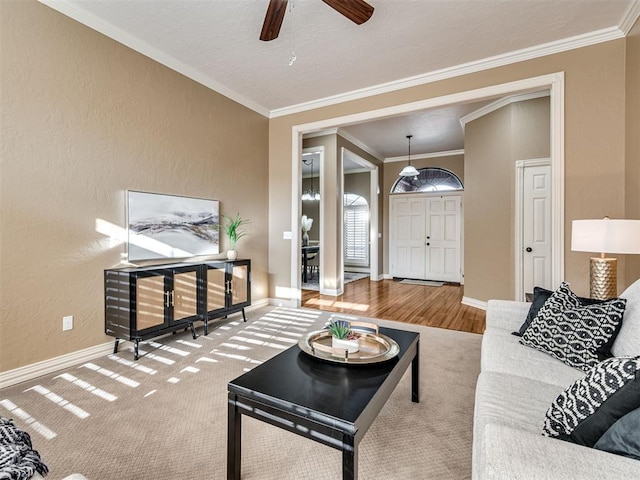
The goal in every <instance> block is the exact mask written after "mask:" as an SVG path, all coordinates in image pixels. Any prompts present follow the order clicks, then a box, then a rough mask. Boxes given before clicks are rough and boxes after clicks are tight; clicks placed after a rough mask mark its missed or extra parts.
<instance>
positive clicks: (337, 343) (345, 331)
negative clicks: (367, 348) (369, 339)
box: [326, 320, 360, 353]
mask: <svg viewBox="0 0 640 480" xmlns="http://www.w3.org/2000/svg"><path fill="white" fill-rule="evenodd" d="M326 329H327V330H329V332H331V346H332V347H333V348H340V349H342V350H346V351H347V352H349V353H356V352H357V351H358V350H360V335H358V334H357V333H356V332H354V331H352V330H351V325H350V324H349V322H347V321H345V320H331V321H330V322H329V323H327V326H326Z"/></svg>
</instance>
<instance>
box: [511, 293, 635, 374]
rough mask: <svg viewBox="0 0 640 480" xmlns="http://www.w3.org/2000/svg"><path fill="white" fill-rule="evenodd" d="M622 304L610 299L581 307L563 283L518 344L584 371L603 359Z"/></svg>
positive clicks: (619, 320)
mask: <svg viewBox="0 0 640 480" xmlns="http://www.w3.org/2000/svg"><path fill="white" fill-rule="evenodd" d="M625 305H626V300H625V299H620V298H614V299H611V300H607V301H604V302H602V303H598V304H595V305H588V306H583V305H582V303H581V301H580V299H579V298H578V296H577V295H576V294H575V293H573V292H572V291H571V290H570V289H569V285H568V284H566V283H564V282H563V283H562V285H560V287H559V288H558V290H556V291H555V292H553V294H552V295H551V296H550V297H549V299H548V300H547V301H546V302H545V304H544V305H543V306H542V308H540V310H539V312H538V314H537V315H536V317H535V318H534V320H533V322H531V325H530V326H529V328H527V329H526V330H525V332H524V335H523V336H522V339H521V340H520V343H522V344H523V345H526V346H529V347H532V348H536V349H538V350H540V351H543V352H546V353H548V354H550V355H552V356H553V357H555V358H557V359H558V360H560V361H562V362H564V363H566V364H567V365H570V366H572V367H576V368H580V369H582V370H584V371H587V370H589V369H590V368H592V367H593V366H595V365H597V363H598V362H599V361H601V360H602V359H603V358H606V353H605V350H608V349H607V348H606V347H607V346H608V345H610V344H611V342H612V338H613V337H614V336H615V335H616V334H617V333H618V330H619V328H620V324H621V322H622V316H623V314H624V309H625ZM607 353H608V352H607Z"/></svg>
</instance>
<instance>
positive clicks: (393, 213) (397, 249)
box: [389, 197, 425, 278]
mask: <svg viewBox="0 0 640 480" xmlns="http://www.w3.org/2000/svg"><path fill="white" fill-rule="evenodd" d="M424 213H425V198H424V197H417V198H416V197H392V198H391V205H390V224H389V230H390V231H389V233H390V235H389V236H390V239H391V242H390V249H391V255H390V257H391V258H390V261H391V265H390V267H391V275H392V276H394V277H404V278H424V275H425V215H424Z"/></svg>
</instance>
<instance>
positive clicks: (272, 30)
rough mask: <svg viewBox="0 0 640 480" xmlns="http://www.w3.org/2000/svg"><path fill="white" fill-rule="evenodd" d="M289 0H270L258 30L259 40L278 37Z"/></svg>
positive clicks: (265, 40)
mask: <svg viewBox="0 0 640 480" xmlns="http://www.w3.org/2000/svg"><path fill="white" fill-rule="evenodd" d="M288 1H289V0H271V1H270V2H269V7H268V8H267V14H266V15H265V16H264V23H263V24H262V32H260V40H262V41H264V42H268V41H269V40H274V39H276V38H278V35H279V34H280V27H282V20H283V19H284V14H285V13H286V11H287V3H288Z"/></svg>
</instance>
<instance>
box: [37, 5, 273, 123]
mask: <svg viewBox="0 0 640 480" xmlns="http://www.w3.org/2000/svg"><path fill="white" fill-rule="evenodd" d="M38 1H39V2H40V3H42V4H44V5H46V6H47V7H50V8H52V9H54V10H57V11H58V12H60V13H62V14H63V15H66V16H67V17H70V18H72V19H74V20H76V21H78V22H80V23H82V24H83V25H86V26H88V27H90V28H92V29H93V30H96V31H97V32H100V33H102V34H103V35H106V36H107V37H109V38H111V39H113V40H115V41H116V42H119V43H122V44H123V45H126V46H127V47H129V48H131V49H132V50H135V51H136V52H138V53H141V54H142V55H144V56H146V57H149V58H151V59H152V60H155V61H156V62H158V63H160V64H162V65H164V66H165V67H167V68H170V69H171V70H175V71H176V72H178V73H181V74H182V75H184V76H185V77H187V78H190V79H191V80H193V81H195V82H198V83H200V84H201V85H204V86H205V87H207V88H210V89H211V90H213V91H215V92H217V93H219V94H221V95H224V96H225V97H227V98H229V99H231V100H233V101H234V102H237V103H239V104H240V105H243V106H245V107H247V108H249V109H251V110H253V111H254V112H256V113H259V114H260V115H262V116H264V117H269V113H270V112H269V109H267V108H265V107H263V106H262V105H259V104H257V103H256V102H254V101H252V100H249V99H248V98H246V97H244V96H242V95H240V94H239V93H237V92H235V91H234V90H231V89H230V88H228V87H226V86H225V85H223V84H221V83H219V82H216V81H215V80H213V79H212V78H211V77H209V76H208V75H204V74H203V73H201V72H199V71H198V70H196V69H194V68H191V67H189V66H187V65H185V64H184V63H182V62H180V61H179V60H177V59H175V58H174V57H172V56H170V55H167V54H166V53H164V52H162V51H160V50H158V49H157V48H154V47H152V46H151V45H149V44H148V43H145V42H143V41H142V40H140V39H139V38H137V37H135V36H133V35H131V34H129V33H127V32H125V31H124V30H122V29H120V28H118V27H116V26H115V25H113V24H111V23H109V22H105V21H104V20H102V19H100V18H98V17H96V16H95V15H93V14H91V13H89V12H87V11H86V10H83V9H81V8H78V7H76V6H75V5H73V4H70V3H67V2H65V1H63V0H38Z"/></svg>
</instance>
